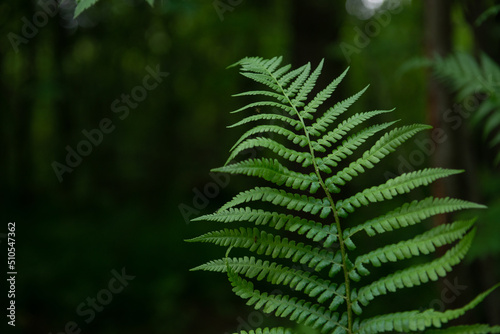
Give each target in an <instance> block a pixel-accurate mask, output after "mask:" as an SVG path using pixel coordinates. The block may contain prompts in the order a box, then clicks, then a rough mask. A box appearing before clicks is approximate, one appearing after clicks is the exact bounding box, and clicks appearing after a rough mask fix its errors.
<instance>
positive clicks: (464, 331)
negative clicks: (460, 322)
mask: <svg viewBox="0 0 500 334" xmlns="http://www.w3.org/2000/svg"><path fill="white" fill-rule="evenodd" d="M425 333H426V334H494V333H500V326H491V327H490V326H488V325H468V326H455V327H449V328H446V329H431V330H428V331H425Z"/></svg>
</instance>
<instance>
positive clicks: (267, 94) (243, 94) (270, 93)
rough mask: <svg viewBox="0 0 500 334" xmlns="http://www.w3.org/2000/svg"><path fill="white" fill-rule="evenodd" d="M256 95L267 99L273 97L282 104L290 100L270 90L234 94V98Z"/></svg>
mask: <svg viewBox="0 0 500 334" xmlns="http://www.w3.org/2000/svg"><path fill="white" fill-rule="evenodd" d="M255 95H262V96H267V97H272V98H275V99H276V100H278V101H279V102H281V103H286V102H287V101H288V100H287V98H286V97H285V96H283V95H282V94H279V93H275V92H270V91H268V90H251V91H248V92H241V93H238V94H233V95H232V96H233V97H240V96H255Z"/></svg>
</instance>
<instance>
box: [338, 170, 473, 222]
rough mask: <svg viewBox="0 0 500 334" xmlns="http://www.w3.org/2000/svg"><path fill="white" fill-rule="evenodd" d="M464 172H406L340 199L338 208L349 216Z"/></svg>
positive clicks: (341, 214) (341, 212)
mask: <svg viewBox="0 0 500 334" xmlns="http://www.w3.org/2000/svg"><path fill="white" fill-rule="evenodd" d="M462 172H463V171H462V170H452V169H442V168H426V169H422V170H419V171H415V172H411V173H405V174H402V175H400V176H398V177H395V178H393V179H390V180H388V181H387V182H385V183H384V184H381V185H379V186H374V187H371V188H368V189H365V190H363V191H361V192H359V193H357V194H356V195H354V196H351V197H349V198H347V199H345V200H341V201H338V202H337V205H336V210H337V211H338V213H339V215H340V216H347V212H349V213H350V212H354V209H355V208H359V207H361V206H362V205H368V204H369V203H376V202H381V201H384V200H388V199H392V198H393V197H394V196H397V195H401V194H405V193H408V192H410V191H411V190H413V189H415V188H417V187H420V186H426V185H428V184H430V183H432V182H433V181H435V180H437V179H440V178H443V177H447V176H450V175H454V174H458V173H462Z"/></svg>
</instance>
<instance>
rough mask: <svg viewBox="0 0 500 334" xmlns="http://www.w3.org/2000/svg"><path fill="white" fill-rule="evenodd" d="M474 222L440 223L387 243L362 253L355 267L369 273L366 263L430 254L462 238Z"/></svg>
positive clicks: (378, 264)
mask: <svg viewBox="0 0 500 334" xmlns="http://www.w3.org/2000/svg"><path fill="white" fill-rule="evenodd" d="M474 222H475V219H471V220H461V221H456V222H454V223H452V224H444V225H439V226H437V227H435V228H433V229H431V230H429V231H427V232H425V233H423V234H420V235H418V236H416V237H415V238H413V239H410V240H405V241H400V242H398V243H397V244H392V245H387V246H385V247H382V248H378V249H376V250H374V251H371V252H369V253H367V254H364V255H360V256H358V257H357V258H356V261H355V268H354V269H358V271H359V272H360V273H363V274H365V275H367V274H368V273H369V272H368V271H367V270H366V268H364V264H367V263H371V264H372V265H374V266H376V267H379V266H381V265H382V263H386V262H396V261H399V260H404V259H409V258H411V257H413V256H419V255H421V254H429V253H431V252H434V251H435V250H436V247H441V246H443V245H446V244H451V243H453V242H454V241H456V240H458V239H460V238H462V237H463V236H464V235H465V233H466V232H467V231H468V230H469V229H470V228H471V227H472V225H474Z"/></svg>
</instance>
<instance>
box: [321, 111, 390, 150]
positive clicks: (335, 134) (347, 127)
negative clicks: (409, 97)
mask: <svg viewBox="0 0 500 334" xmlns="http://www.w3.org/2000/svg"><path fill="white" fill-rule="evenodd" d="M390 111H391V110H374V111H368V112H363V113H358V114H355V115H353V116H351V117H349V118H348V119H346V120H345V121H343V122H342V123H340V124H339V125H338V126H337V127H336V128H335V129H333V130H332V131H330V132H328V133H327V134H325V135H324V136H323V137H322V138H320V139H318V140H317V141H316V142H317V143H318V144H320V145H322V146H327V147H331V146H332V144H335V143H336V142H338V141H339V140H341V139H342V137H343V136H345V135H346V134H347V133H348V132H349V131H351V130H352V129H354V128H355V127H356V126H358V125H359V124H362V123H363V122H366V121H367V120H369V119H370V118H372V117H374V116H377V115H380V114H383V113H387V112H390Z"/></svg>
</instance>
